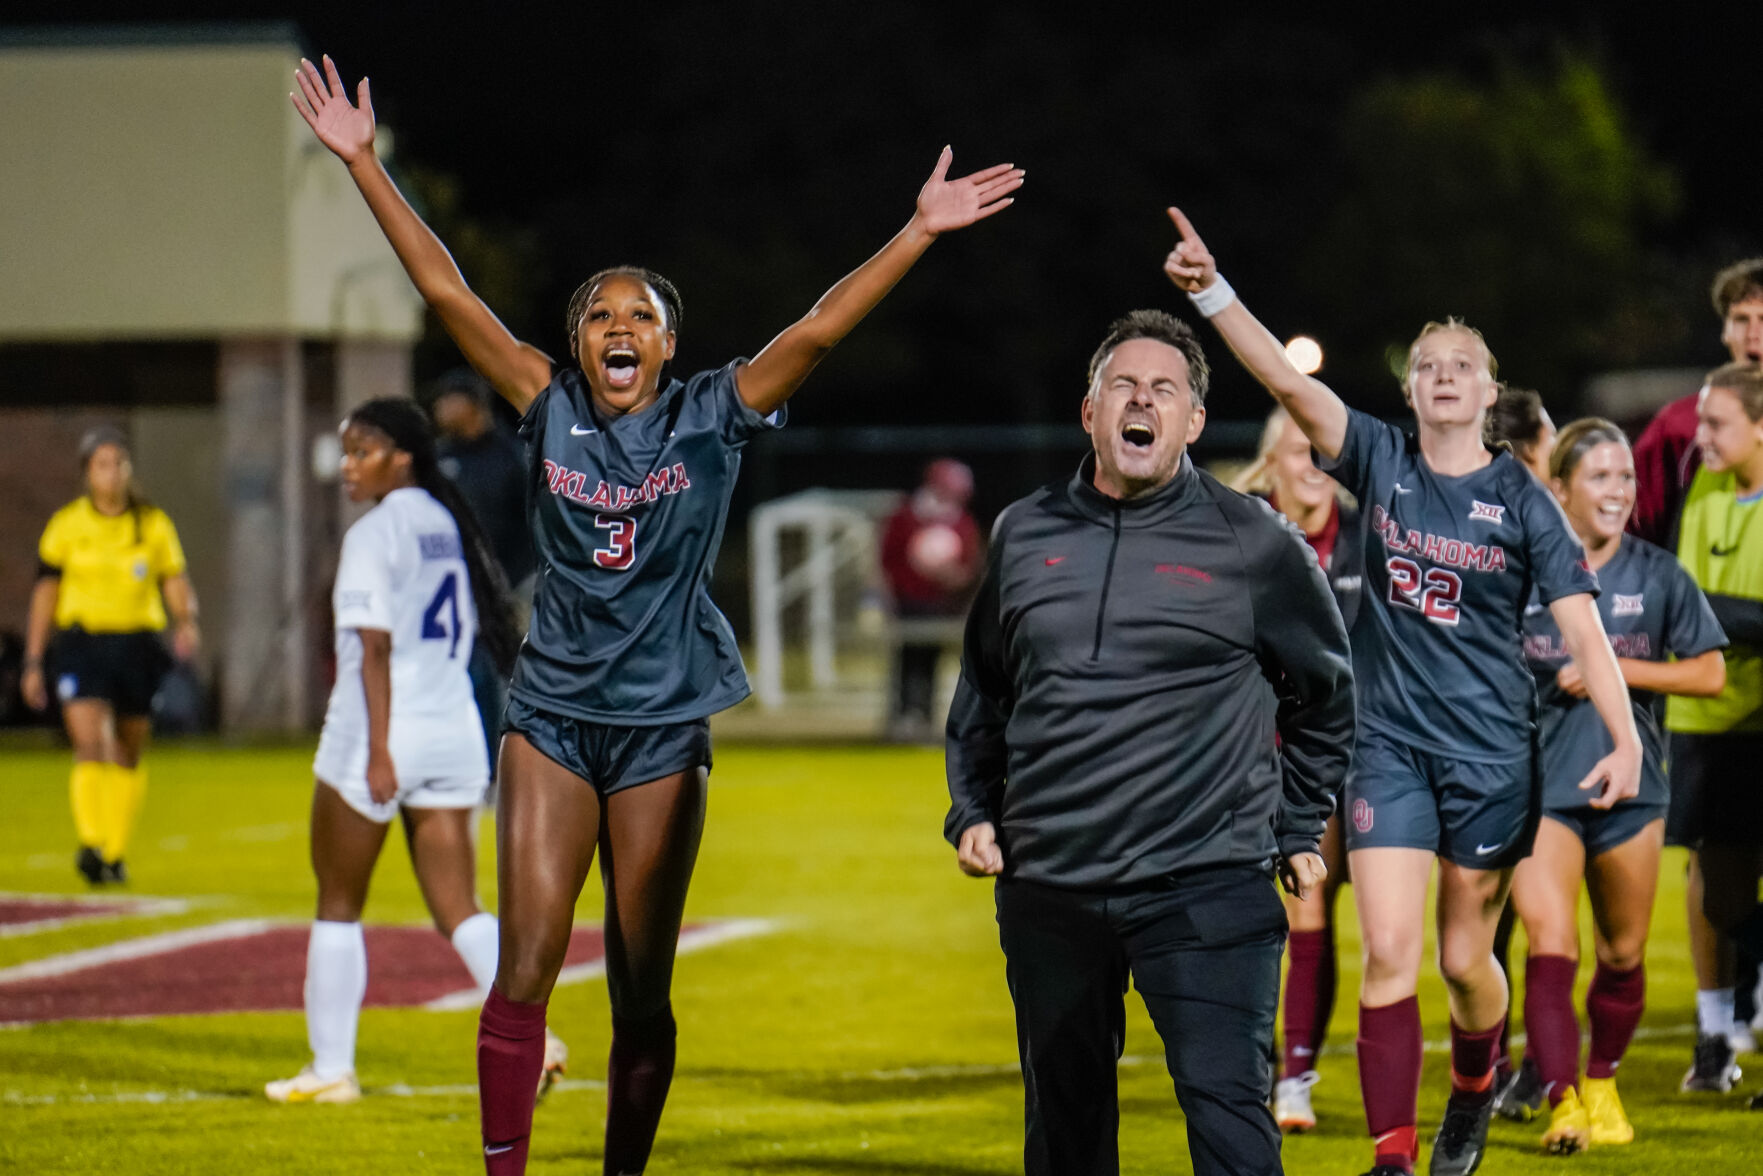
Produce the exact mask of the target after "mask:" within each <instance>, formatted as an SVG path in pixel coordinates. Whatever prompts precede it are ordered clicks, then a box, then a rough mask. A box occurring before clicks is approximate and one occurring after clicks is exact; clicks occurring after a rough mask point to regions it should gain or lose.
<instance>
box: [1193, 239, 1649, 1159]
mask: <svg viewBox="0 0 1763 1176" xmlns="http://www.w3.org/2000/svg"><path fill="white" fill-rule="evenodd" d="M1169 215H1170V218H1171V220H1173V221H1174V223H1175V226H1176V228H1177V230H1178V231H1179V233H1180V235H1181V240H1180V242H1179V244H1177V246H1176V247H1175V249H1174V250H1173V251H1172V252H1171V253H1170V254H1169V256H1168V258H1167V260H1166V261H1165V263H1164V271H1165V273H1167V274H1168V276H1169V278H1170V279H1171V281H1173V282H1174V283H1175V284H1176V286H1177V287H1179V288H1180V289H1182V290H1184V291H1186V292H1187V293H1188V295H1189V297H1190V298H1192V299H1193V301H1194V305H1195V307H1196V308H1197V309H1198V310H1199V311H1200V312H1201V313H1202V314H1204V315H1205V316H1206V317H1207V318H1209V319H1210V320H1211V321H1212V324H1213V325H1214V326H1215V327H1217V328H1218V331H1219V333H1220V334H1221V335H1222V336H1223V337H1224V340H1225V342H1226V343H1227V344H1229V346H1230V348H1231V350H1232V351H1233V352H1235V353H1236V356H1237V358H1238V360H1240V361H1241V362H1242V364H1243V366H1244V367H1245V368H1247V369H1248V370H1249V372H1250V374H1252V375H1253V376H1254V377H1255V378H1256V379H1257V380H1259V381H1260V382H1261V383H1262V384H1264V385H1265V386H1266V387H1267V389H1268V390H1269V391H1270V392H1272V393H1273V395H1274V397H1275V398H1276V399H1277V400H1278V401H1279V402H1280V404H1281V405H1283V406H1284V407H1285V409H1286V411H1288V412H1290V413H1291V414H1292V419H1293V420H1295V421H1297V422H1298V426H1299V428H1301V429H1302V430H1303V431H1304V434H1305V436H1307V437H1309V438H1310V443H1311V444H1312V445H1314V446H1315V447H1316V450H1317V452H1318V454H1319V455H1320V456H1321V457H1322V459H1323V467H1324V468H1325V469H1330V470H1332V471H1333V472H1334V473H1335V476H1336V477H1338V478H1340V480H1341V482H1342V484H1343V485H1345V486H1346V487H1347V488H1348V489H1349V490H1351V491H1353V493H1354V494H1355V495H1356V496H1357V497H1358V499H1359V504H1360V509H1361V510H1363V511H1364V512H1365V513H1366V516H1367V523H1368V525H1367V526H1366V527H1365V529H1364V532H1363V542H1364V543H1365V545H1366V546H1365V595H1364V599H1363V601H1362V603H1361V606H1360V613H1359V618H1358V621H1357V623H1356V624H1355V625H1354V627H1353V634H1352V637H1353V661H1354V669H1355V678H1356V680H1357V682H1358V686H1359V734H1358V739H1357V742H1356V743H1355V745H1354V749H1353V767H1352V771H1351V772H1350V774H1349V775H1348V779H1347V787H1346V796H1345V805H1344V819H1345V823H1346V829H1347V850H1348V862H1349V865H1350V869H1351V870H1352V874H1353V894H1354V898H1355V900H1356V902H1357V903H1358V907H1359V920H1360V925H1361V927H1362V928H1363V929H1364V951H1365V975H1364V979H1363V981H1362V987H1361V992H1360V1009H1359V1074H1360V1083H1361V1085H1362V1087H1363V1092H1364V1097H1365V1114H1366V1121H1367V1125H1368V1126H1369V1127H1370V1129H1371V1134H1372V1137H1373V1140H1374V1153H1375V1159H1374V1161H1373V1165H1374V1166H1373V1168H1372V1173H1373V1174H1375V1176H1391V1174H1395V1173H1403V1172H1410V1171H1412V1170H1413V1165H1414V1163H1415V1160H1416V1159H1417V1156H1418V1151H1419V1148H1418V1142H1417V1134H1418V1132H1417V1120H1418V1117H1419V1116H1418V1095H1419V1087H1420V1063H1421V1037H1420V1006H1419V1003H1418V1001H1417V999H1416V996H1415V992H1416V988H1417V985H1418V981H1419V975H1420V957H1421V948H1422V941H1423V932H1424V929H1425V922H1426V890H1427V881H1428V878H1429V876H1430V875H1431V873H1432V868H1433V863H1434V862H1435V860H1436V861H1437V863H1438V871H1439V885H1438V915H1437V917H1438V939H1439V969H1440V971H1441V972H1442V973H1443V974H1444V979H1445V984H1446V988H1447V990H1448V992H1449V995H1450V1002H1451V1098H1450V1102H1449V1104H1448V1105H1447V1108H1446V1111H1445V1118H1444V1122H1443V1124H1442V1125H1441V1126H1440V1128H1439V1132H1438V1136H1437V1138H1436V1140H1435V1141H1434V1144H1433V1150H1432V1156H1431V1171H1432V1172H1433V1173H1435V1174H1437V1176H1466V1174H1467V1173H1469V1172H1473V1171H1474V1170H1475V1169H1476V1168H1477V1167H1478V1166H1479V1165H1480V1163H1481V1160H1482V1156H1483V1153H1484V1151H1485V1146H1486V1139H1487V1126H1488V1116H1489V1114H1490V1113H1491V1108H1492V1100H1493V1094H1494V1090H1493V1083H1494V1069H1493V1066H1494V1053H1495V1049H1496V1044H1497V1042H1498V1040H1499V1037H1500V1031H1501V1026H1502V1025H1503V1023H1504V1021H1505V1019H1506V1003H1507V986H1506V976H1505V973H1504V972H1503V971H1501V969H1500V967H1499V965H1498V964H1497V963H1496V962H1495V961H1494V957H1493V941H1494V931H1495V927H1496V925H1497V924H1498V922H1499V916H1500V910H1501V908H1502V907H1503V906H1504V905H1505V902H1506V892H1507V888H1508V886H1509V884H1510V881H1511V877H1512V870H1513V867H1514V866H1515V865H1517V863H1518V862H1519V861H1520V860H1521V859H1522V858H1523V857H1525V855H1526V854H1528V853H1529V852H1530V848H1531V841H1532V839H1533V838H1534V837H1535V835H1536V824H1537V820H1538V819H1539V816H1540V813H1539V810H1538V799H1539V797H1538V784H1539V781H1538V779H1537V775H1536V769H1535V765H1534V757H1535V755H1536V742H1535V738H1536V731H1535V724H1536V691H1535V688H1534V686H1533V685H1532V682H1531V677H1530V674H1529V673H1528V672H1527V671H1526V670H1525V667H1524V662H1523V660H1522V642H1521V637H1520V632H1519V625H1520V620H1521V614H1522V612H1523V610H1524V605H1525V602H1526V598H1527V596H1528V594H1529V592H1530V590H1531V588H1532V587H1533V586H1534V588H1535V589H1536V591H1537V593H1538V595H1539V598H1540V599H1541V601H1542V602H1543V604H1544V605H1545V606H1546V607H1547V608H1548V609H1549V611H1550V613H1551V614H1552V615H1553V616H1554V618H1555V621H1556V623H1557V624H1558V625H1559V626H1560V629H1561V633H1562V637H1563V640H1564V641H1565V642H1566V645H1567V648H1568V650H1569V651H1570V653H1571V654H1572V656H1573V659H1574V661H1575V662H1577V663H1578V664H1579V666H1580V669H1581V673H1582V676H1583V677H1584V680H1585V683H1586V686H1587V689H1588V691H1589V693H1590V695H1591V698H1592V701H1593V704H1594V705H1595V707H1596V708H1597V712H1598V714H1599V716H1600V717H1602V718H1603V720H1604V722H1605V724H1606V725H1607V726H1608V727H1609V729H1610V731H1611V733H1612V735H1613V738H1614V743H1615V748H1614V750H1613V751H1612V752H1611V753H1610V754H1609V755H1607V756H1605V757H1604V758H1602V759H1600V760H1599V761H1598V762H1597V763H1596V764H1595V765H1593V767H1592V769H1591V771H1590V773H1589V774H1588V775H1587V777H1586V779H1585V780H1584V782H1583V783H1582V785H1581V787H1584V788H1587V789H1592V788H1596V789H1597V791H1596V792H1595V793H1588V795H1591V796H1593V799H1592V801H1591V803H1592V804H1594V805H1595V806H1597V807H1600V808H1608V807H1609V806H1611V805H1613V804H1615V803H1617V802H1618V801H1620V800H1623V799H1625V798H1627V797H1630V796H1633V795H1634V794H1635V791H1636V789H1637V788H1638V787H1639V782H1640V781H1639V776H1640V736H1639V734H1638V733H1637V732H1636V730H1635V725H1634V718H1633V716H1632V715H1631V714H1630V711H1629V702H1628V692H1627V689H1626V688H1625V687H1624V686H1623V683H1622V675H1621V672H1620V670H1619V669H1618V668H1617V665H1616V657H1615V655H1614V654H1613V653H1612V652H1611V650H1610V645H1609V642H1608V640H1607V639H1606V638H1605V636H1604V630H1603V626H1602V625H1601V624H1600V623H1599V621H1598V613H1597V609H1596V607H1595V604H1594V602H1593V594H1594V593H1596V592H1597V590H1598V585H1597V579H1596V577H1594V576H1593V575H1592V573H1591V571H1590V569H1589V568H1588V567H1587V566H1586V563H1585V553H1584V550H1583V548H1581V546H1580V543H1579V540H1578V539H1577V538H1575V536H1574V535H1573V532H1572V531H1571V530H1570V529H1569V528H1568V526H1567V523H1566V520H1565V519H1564V518H1563V517H1562V515H1561V509H1560V507H1559V506H1557V505H1556V504H1555V503H1554V501H1553V500H1551V499H1550V498H1549V496H1548V493H1547V492H1546V491H1545V490H1544V489H1543V487H1542V486H1541V484H1539V483H1538V482H1537V480H1536V479H1535V478H1533V477H1532V476H1531V475H1530V474H1529V473H1527V472H1526V471H1525V470H1524V468H1523V467H1522V466H1520V465H1519V464H1518V463H1517V462H1516V461H1514V460H1513V459H1512V457H1511V456H1510V455H1509V454H1506V453H1495V452H1493V451H1491V450H1489V449H1488V448H1487V447H1486V445H1484V444H1483V441H1482V428H1483V423H1484V418H1485V416H1486V414H1487V411H1488V408H1489V407H1490V406H1491V405H1492V404H1493V403H1494V400H1495V397H1496V395H1497V394H1498V391H1499V387H1498V385H1497V384H1496V383H1495V381H1494V360H1493V356H1492V355H1491V354H1490V353H1489V351H1488V349H1487V347H1486V345H1485V344H1484V343H1483V342H1482V339H1481V336H1480V335H1479V334H1478V333H1477V332H1475V331H1473V330H1471V329H1470V328H1468V327H1466V326H1464V325H1463V324H1461V323H1459V322H1457V321H1455V320H1449V321H1447V322H1444V323H1429V324H1428V325H1427V326H1426V327H1425V328H1424V329H1423V330H1422V331H1421V332H1420V335H1419V337H1418V338H1416V339H1415V340H1414V344H1413V346H1412V347H1411V348H1410V349H1409V352H1408V370H1407V374H1406V377H1405V378H1404V380H1403V391H1404V393H1405V395H1406V396H1407V399H1408V402H1409V404H1410V405H1411V406H1412V407H1413V409H1414V417H1415V424H1416V426H1417V430H1416V432H1415V433H1414V434H1404V433H1403V432H1401V431H1400V430H1398V429H1396V428H1394V427H1392V426H1389V425H1385V424H1382V423H1381V422H1379V421H1378V420H1377V419H1376V418H1374V417H1371V416H1368V415H1367V414H1365V413H1362V412H1359V411H1357V410H1355V409H1351V408H1349V407H1347V405H1346V404H1345V403H1343V402H1342V400H1341V398H1340V397H1339V396H1337V395H1335V393H1334V392H1333V391H1332V390H1330V389H1329V388H1328V387H1327V386H1326V385H1324V384H1322V383H1321V382H1320V381H1318V380H1315V379H1313V378H1311V377H1310V376H1306V375H1304V374H1303V373H1302V372H1300V371H1299V370H1298V369H1297V368H1296V367H1294V366H1293V365H1292V363H1291V361H1290V359H1288V358H1287V356H1286V353H1285V349H1284V348H1283V347H1282V346H1281V345H1280V344H1279V342H1278V340H1276V339H1275V338H1274V337H1273V336H1272V335H1270V334H1269V333H1268V332H1267V330H1266V328H1265V327H1263V326H1262V325H1261V324H1260V322H1258V321H1257V320H1256V319H1255V317H1254V316H1253V315H1251V314H1250V313H1249V311H1248V309H1247V308H1246V307H1245V306H1244V305H1243V304H1242V302H1241V301H1240V300H1238V298H1237V297H1236V293H1235V292H1234V291H1233V290H1232V289H1231V287H1230V284H1229V283H1228V282H1225V281H1224V280H1223V279H1222V278H1220V277H1219V275H1218V268H1217V265H1216V263H1215V262H1214V260H1213V258H1212V254H1211V253H1210V252H1209V251H1208V250H1207V249H1206V246H1205V244H1204V242H1202V241H1201V240H1200V237H1199V234H1198V233H1196V232H1195V231H1194V227H1193V225H1192V224H1190V223H1189V222H1188V220H1187V218H1186V217H1185V216H1183V215H1182V213H1181V212H1180V210H1178V209H1173V208H1172V209H1170V210H1169Z"/></svg>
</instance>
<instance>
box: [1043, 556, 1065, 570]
mask: <svg viewBox="0 0 1763 1176" xmlns="http://www.w3.org/2000/svg"><path fill="white" fill-rule="evenodd" d="M1064 562H1065V557H1064V556H1063V555H1055V556H1052V557H1050V558H1049V559H1048V560H1047V566H1048V567H1052V566H1053V565H1054V564H1056V563H1064Z"/></svg>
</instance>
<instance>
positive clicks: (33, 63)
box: [0, 38, 421, 341]
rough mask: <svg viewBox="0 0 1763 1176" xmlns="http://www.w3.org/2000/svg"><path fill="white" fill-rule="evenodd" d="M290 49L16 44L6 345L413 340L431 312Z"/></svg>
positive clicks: (3, 176)
mask: <svg viewBox="0 0 1763 1176" xmlns="http://www.w3.org/2000/svg"><path fill="white" fill-rule="evenodd" d="M299 55H300V50H299V48H298V46H297V45H295V44H294V43H293V41H292V39H291V38H290V39H288V40H287V41H286V42H285V43H269V42H266V43H258V44H250V43H245V44H240V43H233V44H191V45H180V44H175V43H166V44H148V45H133V44H130V45H102V44H69V45H53V44H50V45H23V46H19V45H8V46H0V109H3V110H5V111H6V112H7V116H6V118H4V119H0V159H4V160H5V161H6V166H5V167H4V168H0V209H4V210H5V215H4V216H3V217H0V258H5V280H4V282H0V341H10V340H60V339H92V338H130V339H148V338H167V337H202V338H212V337H215V336H225V335H240V334H250V335H257V336H262V335H274V334H293V335H300V336H322V337H328V338H336V337H339V336H342V337H352V338H379V339H400V340H409V339H411V338H413V337H414V336H415V334H416V332H417V330H418V329H419V326H420V314H421V303H420V300H419V299H418V298H417V297H416V293H415V291H414V290H413V289H411V287H410V285H409V283H408V281H406V280H405V278H404V276H403V273H402V271H401V270H400V269H399V268H398V265H397V261H396V259H395V258H394V257H393V255H392V252H391V249H390V247H389V246H387V245H386V243H385V241H384V239H383V238H382V237H381V236H380V233H379V230H378V229H377V227H375V225H374V223H373V218H372V217H371V216H370V215H369V213H368V211H367V209H366V207H365V206H364V205H363V204H362V202H361V198H360V197H359V196H358V195H357V194H356V192H355V189H354V185H353V184H352V183H350V181H349V178H348V175H347V173H346V171H345V169H344V168H343V166H342V165H341V164H340V163H339V162H338V161H337V160H336V159H335V157H333V156H332V155H331V154H330V153H329V152H328V151H326V150H324V148H323V147H322V146H321V145H319V144H318V143H317V142H316V141H315V140H314V139H313V138H312V134H311V132H310V131H309V130H308V129H307V128H306V125H305V123H304V122H302V121H301V120H300V117H299V115H298V114H297V113H296V112H295V110H294V108H293V106H292V105H291V104H290V103H289V101H288V98H287V94H288V91H289V90H290V89H291V88H292V86H293V71H294V67H295V65H296V63H297V62H298V60H299Z"/></svg>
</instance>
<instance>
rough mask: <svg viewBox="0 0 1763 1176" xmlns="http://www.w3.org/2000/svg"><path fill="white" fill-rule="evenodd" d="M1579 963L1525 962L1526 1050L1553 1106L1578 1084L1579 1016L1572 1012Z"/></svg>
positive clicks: (1543, 958) (1542, 958)
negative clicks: (1527, 1042)
mask: <svg viewBox="0 0 1763 1176" xmlns="http://www.w3.org/2000/svg"><path fill="white" fill-rule="evenodd" d="M1578 972H1579V961H1578V960H1570V959H1568V958H1567V957H1566V956H1554V955H1533V956H1531V957H1530V958H1529V959H1528V960H1526V961H1525V962H1524V1032H1525V1035H1526V1037H1527V1038H1528V1040H1529V1045H1527V1046H1526V1047H1525V1048H1526V1049H1527V1050H1528V1051H1529V1053H1530V1056H1531V1057H1533V1058H1535V1059H1536V1065H1537V1075H1538V1077H1540V1078H1541V1079H1542V1082H1543V1089H1544V1090H1545V1091H1547V1092H1548V1095H1549V1105H1550V1106H1554V1105H1555V1104H1556V1103H1559V1102H1560V1101H1561V1100H1562V1099H1563V1098H1565V1097H1566V1096H1567V1092H1568V1091H1569V1090H1570V1089H1572V1088H1573V1087H1575V1086H1578V1085H1579V1015H1578V1014H1577V1013H1575V1012H1574V1011H1573V978H1574V976H1575V975H1576V974H1577V973H1578Z"/></svg>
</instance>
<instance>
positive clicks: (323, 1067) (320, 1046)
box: [306, 919, 1730, 1078]
mask: <svg viewBox="0 0 1763 1176" xmlns="http://www.w3.org/2000/svg"><path fill="white" fill-rule="evenodd" d="M366 995H367V940H366V939H364V938H363V937H362V934H361V924H360V923H327V922H325V921H324V920H322V919H320V920H315V921H314V922H313V924H312V937H311V938H310V939H308V940H307V941H306V1040H307V1041H308V1042H309V1043H310V1044H311V1045H312V1069H313V1072H314V1073H316V1074H317V1075H318V1076H319V1077H320V1078H338V1077H341V1076H342V1075H344V1074H347V1073H349V1072H350V1071H351V1070H353V1069H354V1068H355V1026H356V1024H357V1023H358V1022H359V1021H360V1020H361V1000H362V998H363V997H364V996H366ZM1728 1006H1729V1008H1730V1001H1729V1002H1728Z"/></svg>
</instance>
